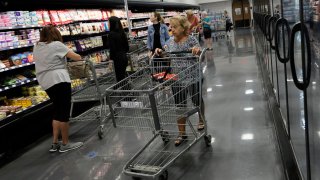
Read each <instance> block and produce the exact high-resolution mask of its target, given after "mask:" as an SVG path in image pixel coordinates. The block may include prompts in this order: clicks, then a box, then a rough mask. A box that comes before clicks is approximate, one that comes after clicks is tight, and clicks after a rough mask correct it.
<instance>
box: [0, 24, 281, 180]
mask: <svg viewBox="0 0 320 180" xmlns="http://www.w3.org/2000/svg"><path fill="white" fill-rule="evenodd" d="M254 50H255V47H254V40H253V37H252V35H251V32H250V30H239V31H237V32H235V34H234V35H233V37H232V40H231V41H227V40H225V39H221V40H218V42H214V52H213V54H214V59H213V58H212V53H211V54H210V53H208V63H207V66H206V68H205V70H206V71H205V81H204V89H203V90H204V99H205V104H206V118H207V121H208V123H209V124H208V125H209V132H210V134H212V136H213V138H212V140H213V141H212V147H209V148H207V147H206V146H205V144H204V141H200V142H199V143H198V144H197V145H196V146H194V147H192V148H191V149H190V150H189V151H188V152H187V153H186V154H184V155H183V156H181V157H180V158H179V159H178V160H177V161H176V162H175V163H174V164H173V166H171V167H170V168H169V179H170V180H195V179H205V180H209V179H210V180H211V179H216V180H222V179H223V180H235V179H239V180H244V179H246V180H257V179H259V180H263V179H265V180H271V179H272V180H282V179H285V176H284V172H283V167H282V162H281V157H280V152H279V149H278V145H277V143H278V142H277V140H276V135H275V131H274V125H273V122H272V119H271V118H270V115H269V111H268V107H267V102H266V99H265V96H264V93H263V90H262V84H261V76H260V73H259V70H258V66H257V62H256V60H255V51H254ZM72 134H73V135H72V138H73V139H75V140H83V141H85V145H84V146H83V147H82V148H80V149H79V150H76V151H73V152H69V153H64V154H59V153H53V154H50V153H49V152H48V148H49V145H50V141H51V138H50V137H48V138H46V139H45V140H43V141H41V142H38V143H36V144H34V145H33V146H31V147H30V149H29V150H28V151H27V152H26V153H24V154H23V155H22V156H21V157H20V158H18V159H16V160H15V161H13V162H11V163H9V164H8V165H6V166H4V167H2V168H1V169H0V174H1V179H3V180H7V179H24V180H27V179H30V180H35V179H47V180H51V179H52V180H56V179H64V180H67V179H77V180H80V179H81V180H82V179H83V180H87V179H107V180H129V179H131V178H130V177H127V176H125V175H123V174H122V168H123V166H124V165H125V163H126V161H128V160H129V159H130V158H131V157H132V156H133V155H134V154H135V153H136V152H137V150H138V149H139V148H141V147H142V146H143V145H144V144H145V143H146V142H147V141H148V139H150V138H151V133H150V132H148V131H141V130H126V129H114V128H113V127H112V126H111V125H110V126H109V128H108V130H107V134H106V137H105V138H104V139H103V140H99V139H98V137H97V135H96V130H95V125H93V124H92V123H91V124H83V123H77V124H75V126H74V127H73V129H72Z"/></svg>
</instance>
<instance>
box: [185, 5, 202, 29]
mask: <svg viewBox="0 0 320 180" xmlns="http://www.w3.org/2000/svg"><path fill="white" fill-rule="evenodd" d="M186 14H187V18H188V21H189V23H190V28H189V31H190V33H192V32H199V30H200V28H199V19H198V18H197V17H196V16H195V15H194V13H193V11H192V10H188V11H186Z"/></svg>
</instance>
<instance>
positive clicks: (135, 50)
mask: <svg viewBox="0 0 320 180" xmlns="http://www.w3.org/2000/svg"><path fill="white" fill-rule="evenodd" d="M130 47H132V48H130V50H131V51H130V52H129V53H127V56H128V67H127V72H128V73H129V74H132V73H134V72H135V71H137V70H138V69H139V68H141V67H144V66H146V65H147V62H148V60H149V58H148V48H147V46H146V45H145V44H144V43H140V44H134V46H130Z"/></svg>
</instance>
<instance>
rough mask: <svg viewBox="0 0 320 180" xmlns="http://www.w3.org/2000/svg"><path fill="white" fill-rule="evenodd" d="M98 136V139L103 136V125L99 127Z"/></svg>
mask: <svg viewBox="0 0 320 180" xmlns="http://www.w3.org/2000/svg"><path fill="white" fill-rule="evenodd" d="M98 136H99V139H103V137H104V127H103V126H100V127H99V131H98Z"/></svg>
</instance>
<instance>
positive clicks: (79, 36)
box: [62, 31, 109, 41]
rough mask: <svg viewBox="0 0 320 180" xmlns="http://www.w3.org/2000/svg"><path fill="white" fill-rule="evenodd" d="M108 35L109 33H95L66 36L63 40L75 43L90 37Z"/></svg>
mask: <svg viewBox="0 0 320 180" xmlns="http://www.w3.org/2000/svg"><path fill="white" fill-rule="evenodd" d="M108 33H109V31H105V32H100V33H93V34H77V35H66V36H62V38H63V41H74V40H79V39H85V38H89V37H95V36H103V35H106V34H108Z"/></svg>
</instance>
